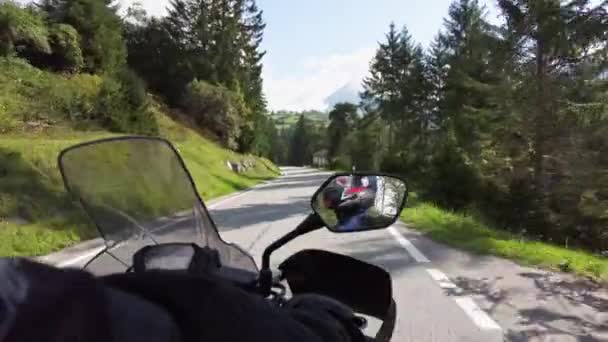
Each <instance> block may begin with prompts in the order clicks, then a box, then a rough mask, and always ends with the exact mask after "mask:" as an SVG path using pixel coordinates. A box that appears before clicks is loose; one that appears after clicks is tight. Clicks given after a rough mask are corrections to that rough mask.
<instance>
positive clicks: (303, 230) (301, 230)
mask: <svg viewBox="0 0 608 342" xmlns="http://www.w3.org/2000/svg"><path fill="white" fill-rule="evenodd" d="M324 226H325V224H324V223H323V220H321V218H320V217H319V215H317V214H316V213H312V214H310V215H308V216H307V217H306V218H305V219H304V221H302V222H301V223H300V224H299V225H298V226H297V227H296V229H294V230H293V231H291V232H289V233H287V234H286V235H285V236H283V237H281V238H280V239H278V240H276V241H275V242H273V243H272V244H270V246H268V247H266V249H265V250H264V253H263V254H262V269H261V270H260V279H259V285H260V291H261V292H262V295H264V296H268V295H270V290H271V289H272V271H271V270H270V255H271V254H272V253H273V252H274V251H276V250H277V249H279V248H281V247H283V246H284V245H285V244H287V243H288V242H290V241H292V240H294V239H295V238H297V237H298V236H301V235H304V234H307V233H310V232H313V231H315V230H318V229H321V228H323V227H324Z"/></svg>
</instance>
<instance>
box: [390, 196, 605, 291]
mask: <svg viewBox="0 0 608 342" xmlns="http://www.w3.org/2000/svg"><path fill="white" fill-rule="evenodd" d="M401 219H402V220H403V221H404V222H406V223H409V228H412V229H415V230H418V231H421V232H423V233H425V234H426V235H427V236H428V237H430V238H431V239H433V240H435V241H438V242H442V243H444V244H446V245H449V246H453V247H456V248H460V249H463V250H466V251H470V252H473V253H477V254H489V255H496V256H500V257H504V258H507V259H511V260H513V261H515V262H517V263H520V264H523V265H527V266H538V267H541V268H546V269H551V270H558V271H560V270H561V271H568V272H571V273H574V274H576V275H579V276H585V277H590V278H592V279H594V280H596V281H602V282H607V281H608V259H606V258H601V257H598V256H596V255H593V254H591V253H589V252H586V251H581V250H573V249H566V248H563V247H559V246H555V245H551V244H547V243H543V242H538V241H531V240H526V239H524V238H522V237H521V236H518V235H515V234H512V233H509V232H506V231H502V230H497V229H492V228H491V227H489V226H487V225H485V224H484V223H482V222H480V220H477V219H476V218H475V217H473V216H470V215H465V214H460V213H454V212H449V211H446V210H443V209H441V208H438V207H437V206H434V205H432V204H428V203H416V204H414V205H413V206H412V207H410V208H406V209H405V210H404V211H403V212H402V214H401Z"/></svg>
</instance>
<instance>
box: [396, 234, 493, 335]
mask: <svg viewBox="0 0 608 342" xmlns="http://www.w3.org/2000/svg"><path fill="white" fill-rule="evenodd" d="M388 231H389V233H391V235H392V236H393V237H394V238H395V240H397V242H398V243H399V244H400V245H401V246H402V247H403V248H404V249H405V250H406V251H407V252H408V253H409V255H411V256H412V258H414V260H416V262H419V263H429V262H430V260H429V259H428V258H427V257H426V256H424V255H423V254H422V253H421V252H420V251H419V250H418V249H417V248H416V247H415V246H414V244H413V243H411V242H410V241H409V240H408V239H406V238H405V236H403V235H402V234H401V233H400V232H399V231H398V230H397V228H396V227H395V226H392V227H389V228H388ZM426 272H427V273H428V274H429V275H430V276H431V278H432V279H433V280H435V282H437V284H438V285H439V287H440V288H442V289H444V290H451V291H454V292H456V293H458V292H460V291H461V290H460V288H459V287H458V286H456V284H454V283H453V282H452V281H451V280H450V278H449V277H448V276H447V275H445V274H444V273H443V272H441V271H440V270H438V269H435V268H426ZM454 301H455V302H456V304H458V306H459V307H460V308H461V309H462V311H464V312H465V313H466V314H467V316H469V318H470V319H471V320H472V321H473V323H475V325H477V327H478V328H479V329H480V330H494V331H501V332H502V328H501V327H500V326H499V325H498V323H496V322H495V321H494V320H493V319H492V318H491V317H490V316H489V315H488V314H487V313H486V312H485V311H483V310H482V309H481V308H480V307H479V306H478V305H477V304H476V303H475V301H474V300H473V299H472V298H470V297H468V296H458V297H454Z"/></svg>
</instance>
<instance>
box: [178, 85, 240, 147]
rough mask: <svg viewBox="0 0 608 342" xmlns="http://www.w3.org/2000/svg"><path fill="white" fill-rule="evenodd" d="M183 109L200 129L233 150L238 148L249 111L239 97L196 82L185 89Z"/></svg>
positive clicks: (226, 90)
mask: <svg viewBox="0 0 608 342" xmlns="http://www.w3.org/2000/svg"><path fill="white" fill-rule="evenodd" d="M182 106H183V108H184V110H185V111H186V113H187V114H188V115H189V116H191V117H192V118H193V119H194V120H195V121H196V123H197V124H198V125H199V126H200V127H203V128H205V129H206V130H209V131H210V132H212V133H213V134H214V135H216V136H217V137H218V139H219V140H220V142H221V143H222V144H224V145H225V146H227V147H229V148H231V149H236V148H237V147H238V144H237V138H238V136H239V133H240V127H241V120H242V119H241V115H242V113H243V112H244V111H246V110H247V108H246V107H245V103H244V101H243V98H242V96H241V95H240V94H237V93H234V92H232V91H230V90H228V89H226V88H225V87H221V86H214V85H211V84H209V83H207V82H205V81H198V80H194V81H193V82H191V83H190V84H189V85H188V87H187V88H186V95H185V96H184V99H183V104H182Z"/></svg>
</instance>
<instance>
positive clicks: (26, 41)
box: [0, 1, 51, 56]
mask: <svg viewBox="0 0 608 342" xmlns="http://www.w3.org/2000/svg"><path fill="white" fill-rule="evenodd" d="M18 52H22V53H46V54H48V53H50V52H51V47H50V45H49V41H48V29H47V26H46V23H45V22H44V18H43V17H42V16H41V15H40V14H39V13H37V12H36V11H34V10H33V9H30V8H22V7H21V6H19V5H17V4H16V3H14V2H12V1H3V2H0V55H2V56H9V55H13V54H16V53H18Z"/></svg>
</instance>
